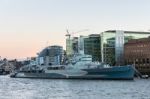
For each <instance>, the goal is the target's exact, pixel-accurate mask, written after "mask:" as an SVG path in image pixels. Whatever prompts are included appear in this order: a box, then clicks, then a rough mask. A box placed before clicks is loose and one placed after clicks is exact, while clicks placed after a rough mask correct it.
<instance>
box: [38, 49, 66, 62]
mask: <svg viewBox="0 0 150 99" xmlns="http://www.w3.org/2000/svg"><path fill="white" fill-rule="evenodd" d="M63 52H64V51H63V48H62V46H49V47H46V48H45V49H43V50H42V51H41V52H40V53H39V55H38V59H37V60H38V63H40V64H44V65H60V64H61V63H62V61H63Z"/></svg>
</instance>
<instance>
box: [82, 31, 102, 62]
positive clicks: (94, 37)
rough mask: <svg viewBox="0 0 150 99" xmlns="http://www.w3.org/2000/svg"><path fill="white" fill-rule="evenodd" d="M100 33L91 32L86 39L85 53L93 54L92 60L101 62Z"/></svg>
mask: <svg viewBox="0 0 150 99" xmlns="http://www.w3.org/2000/svg"><path fill="white" fill-rule="evenodd" d="M100 42H101V39H100V34H91V35H89V36H88V37H87V38H85V39H84V54H87V55H92V61H99V62H101V46H100Z"/></svg>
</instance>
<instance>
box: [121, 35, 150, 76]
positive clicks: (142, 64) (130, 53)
mask: <svg viewBox="0 0 150 99" xmlns="http://www.w3.org/2000/svg"><path fill="white" fill-rule="evenodd" d="M124 57H125V64H134V65H135V67H136V69H137V70H139V72H141V73H142V74H148V75H150V37H149V38H141V39H134V40H130V41H129V42H128V43H126V44H125V46H124Z"/></svg>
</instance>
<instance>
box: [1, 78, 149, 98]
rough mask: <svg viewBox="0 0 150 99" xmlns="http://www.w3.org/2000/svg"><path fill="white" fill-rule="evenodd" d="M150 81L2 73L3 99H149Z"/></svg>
mask: <svg viewBox="0 0 150 99" xmlns="http://www.w3.org/2000/svg"><path fill="white" fill-rule="evenodd" d="M149 82H150V80H149V79H148V80H143V79H135V80H134V81H113V80H110V81H109V80H55V79H54V80H52V79H20V78H18V79H12V78H9V76H0V83H1V84H0V99H100V98H101V99H120V98H121V99H141V98H143V99H148V98H149V97H150V91H149V89H150V83H149Z"/></svg>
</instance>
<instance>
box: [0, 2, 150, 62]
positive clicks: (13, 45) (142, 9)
mask: <svg viewBox="0 0 150 99" xmlns="http://www.w3.org/2000/svg"><path fill="white" fill-rule="evenodd" d="M66 29H69V31H70V32H76V31H80V30H84V29H89V31H86V32H84V33H80V35H88V34H90V33H101V32H102V31H105V30H112V29H117V30H136V31H148V30H150V0H0V56H2V57H6V58H9V59H13V58H17V59H20V58H25V57H31V56H35V55H36V53H37V52H39V51H40V50H42V49H43V48H44V47H46V46H48V45H62V46H63V47H64V49H65V34H66ZM78 35H79V34H78Z"/></svg>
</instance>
